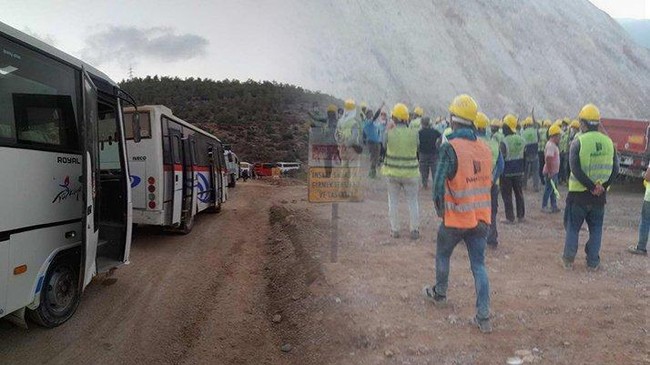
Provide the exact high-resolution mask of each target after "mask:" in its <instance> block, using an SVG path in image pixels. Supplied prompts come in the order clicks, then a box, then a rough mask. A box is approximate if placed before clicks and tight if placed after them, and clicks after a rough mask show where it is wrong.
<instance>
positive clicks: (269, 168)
mask: <svg viewBox="0 0 650 365" xmlns="http://www.w3.org/2000/svg"><path fill="white" fill-rule="evenodd" d="M253 168H254V169H255V174H256V175H257V176H258V177H262V176H273V169H274V168H277V164H275V163H261V162H258V163H256V164H255V165H254V167H253Z"/></svg>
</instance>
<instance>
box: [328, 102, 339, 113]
mask: <svg viewBox="0 0 650 365" xmlns="http://www.w3.org/2000/svg"><path fill="white" fill-rule="evenodd" d="M337 109H338V108H337V107H336V105H334V104H330V105H328V106H327V112H328V113H329V112H334V113H336V110H337Z"/></svg>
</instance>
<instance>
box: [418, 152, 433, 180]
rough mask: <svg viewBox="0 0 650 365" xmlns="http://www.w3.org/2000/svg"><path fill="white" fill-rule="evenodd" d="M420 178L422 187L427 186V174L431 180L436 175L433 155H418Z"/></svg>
mask: <svg viewBox="0 0 650 365" xmlns="http://www.w3.org/2000/svg"><path fill="white" fill-rule="evenodd" d="M418 156H419V158H420V176H421V177H422V186H424V187H425V188H426V187H427V186H429V172H431V178H432V179H433V174H435V173H436V155H435V153H420V154H419V155H418Z"/></svg>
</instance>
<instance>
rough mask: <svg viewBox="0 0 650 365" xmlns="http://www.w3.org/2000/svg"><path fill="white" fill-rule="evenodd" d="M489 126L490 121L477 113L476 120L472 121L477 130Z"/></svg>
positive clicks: (485, 116)
mask: <svg viewBox="0 0 650 365" xmlns="http://www.w3.org/2000/svg"><path fill="white" fill-rule="evenodd" d="M488 125H490V120H489V119H488V117H487V115H485V114H483V113H481V112H478V113H476V119H474V126H475V127H476V128H478V129H485V128H487V127H488Z"/></svg>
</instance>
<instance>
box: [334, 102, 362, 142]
mask: <svg viewBox="0 0 650 365" xmlns="http://www.w3.org/2000/svg"><path fill="white" fill-rule="evenodd" d="M361 137H362V122H361V116H360V115H359V113H358V111H357V110H349V111H346V112H345V113H344V114H343V115H342V116H341V118H340V119H339V121H338V122H337V124H336V141H337V142H338V143H339V144H341V145H344V146H348V147H350V146H355V145H356V146H359V145H361V142H362V141H361V139H362V138H361Z"/></svg>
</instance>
